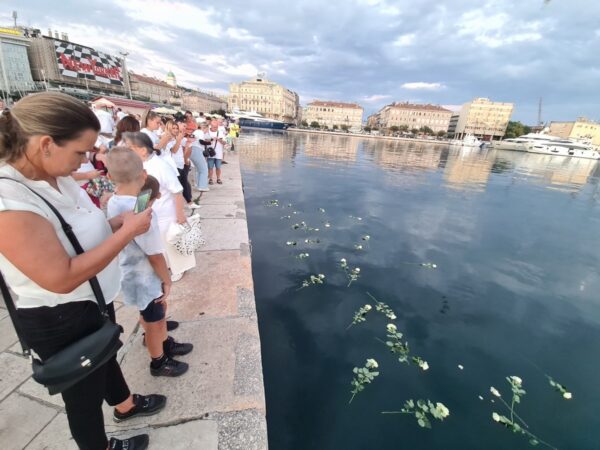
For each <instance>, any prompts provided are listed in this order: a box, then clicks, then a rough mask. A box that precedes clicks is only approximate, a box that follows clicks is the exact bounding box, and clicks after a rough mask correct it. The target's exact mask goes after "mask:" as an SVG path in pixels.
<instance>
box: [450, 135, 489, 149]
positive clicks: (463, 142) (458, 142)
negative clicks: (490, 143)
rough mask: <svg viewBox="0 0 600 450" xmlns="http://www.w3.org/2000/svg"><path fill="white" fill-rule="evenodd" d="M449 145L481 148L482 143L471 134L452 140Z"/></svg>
mask: <svg viewBox="0 0 600 450" xmlns="http://www.w3.org/2000/svg"><path fill="white" fill-rule="evenodd" d="M449 144H450V145H452V146H454V147H478V148H479V147H481V144H482V142H481V141H480V140H479V139H477V138H476V137H475V136H473V135H472V134H466V135H465V137H464V138H462V139H454V140H452V141H450V143H449Z"/></svg>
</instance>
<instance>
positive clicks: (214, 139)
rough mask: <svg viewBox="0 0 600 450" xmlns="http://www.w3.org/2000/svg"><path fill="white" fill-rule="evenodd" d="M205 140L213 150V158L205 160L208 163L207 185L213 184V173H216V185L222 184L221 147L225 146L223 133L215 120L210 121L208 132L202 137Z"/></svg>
mask: <svg viewBox="0 0 600 450" xmlns="http://www.w3.org/2000/svg"><path fill="white" fill-rule="evenodd" d="M204 138H205V140H209V141H210V145H209V148H213V149H214V151H215V156H212V157H211V156H209V157H208V159H207V160H206V161H207V163H208V184H214V183H213V172H214V171H215V169H216V172H217V184H223V181H222V180H221V163H222V161H223V146H224V145H225V133H223V132H222V131H221V130H219V123H218V121H217V119H213V120H211V121H210V127H209V128H208V132H207V133H206V134H205V135H204Z"/></svg>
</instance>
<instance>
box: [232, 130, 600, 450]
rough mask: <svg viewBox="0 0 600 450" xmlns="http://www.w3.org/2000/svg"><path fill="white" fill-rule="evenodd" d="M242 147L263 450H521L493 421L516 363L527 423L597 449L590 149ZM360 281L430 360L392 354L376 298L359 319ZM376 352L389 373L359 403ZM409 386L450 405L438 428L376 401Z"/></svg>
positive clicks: (290, 136) (264, 140) (392, 400)
mask: <svg viewBox="0 0 600 450" xmlns="http://www.w3.org/2000/svg"><path fill="white" fill-rule="evenodd" d="M236 149H237V151H238V152H240V157H241V161H242V172H243V182H244V192H245V200H246V208H247V213H248V225H249V232H250V238H251V242H252V264H253V276H254V282H255V294H256V303H257V309H258V320H259V329H260V334H261V344H262V358H263V366H264V367H263V368H264V380H265V389H266V400H267V423H268V431H269V446H270V448H271V450H308V449H318V450H334V449H335V450H338V449H344V450H346V449H348V450H354V449H364V450H367V449H369V450H371V449H382V450H383V449H411V450H421V449H423V450H425V449H428V450H430V449H445V450H447V449H456V450H459V449H460V450H471V449H472V450H476V449H477V450H479V449H486V450H501V449H502V450H504V449H521V448H523V449H526V448H529V447H530V444H529V443H528V440H529V439H528V438H527V437H526V436H524V435H522V434H519V433H516V434H515V433H512V432H511V431H510V430H508V429H506V428H504V427H503V426H502V425H500V424H498V423H497V422H495V421H494V420H493V419H492V414H493V413H494V412H497V413H499V414H502V415H507V416H509V412H508V409H507V407H506V406H504V405H503V403H502V400H505V401H507V403H508V404H509V405H510V403H511V391H510V386H509V384H508V382H507V381H506V377H507V376H511V375H514V376H518V377H520V378H521V379H522V380H523V388H524V390H525V391H526V394H525V395H523V396H522V398H521V402H520V403H519V404H518V405H517V406H516V408H515V412H516V413H517V414H518V415H519V417H520V418H521V419H522V420H523V421H524V422H525V423H526V427H528V428H526V429H527V430H528V431H529V432H530V433H532V434H533V435H535V436H537V437H538V438H539V439H541V440H543V441H545V442H547V443H548V444H550V445H551V446H553V447H556V448H560V449H596V448H600V432H599V431H598V430H600V415H599V414H598V412H597V411H598V405H600V388H599V387H598V383H599V382H598V373H600V359H599V358H598V357H597V355H598V346H599V342H600V300H599V298H598V296H599V294H598V293H599V292H600V277H599V275H598V267H600V257H599V252H598V248H599V247H598V244H599V238H600V204H599V202H600V194H599V192H598V181H599V178H598V177H599V175H600V170H599V169H598V165H597V162H596V161H592V160H584V159H569V158H564V157H556V156H542V155H533V154H526V153H517V152H508V151H493V150H479V149H464V150H460V149H449V148H448V147H447V146H445V145H437V144H425V143H411V142H396V141H385V140H377V139H364V138H358V137H351V136H348V137H344V136H330V135H326V134H305V133H299V132H296V133H294V132H281V133H277V132H260V131H245V132H244V133H243V134H242V136H241V137H240V138H239V140H238V143H237V145H236ZM317 229H318V231H317ZM367 236H368V238H367ZM301 254H302V256H301ZM305 254H308V256H306V255H305ZM342 258H344V259H346V261H347V263H348V265H349V267H350V268H356V267H358V268H360V272H359V276H358V277H357V279H356V280H355V281H353V282H352V283H350V286H348V284H349V281H351V280H350V279H349V275H348V273H347V271H345V270H344V269H343V268H342V267H341V264H340V260H341V259H342ZM319 274H322V275H324V276H325V278H323V279H322V281H323V283H322V284H319V283H318V282H316V283H314V284H313V283H311V282H310V277H311V275H313V276H316V277H317V278H318V275H319ZM305 280H308V286H307V287H304V288H301V287H302V285H303V282H304V281H305ZM367 293H369V294H371V295H372V297H374V298H375V299H377V300H379V301H381V302H385V303H386V304H387V305H389V306H390V308H391V309H392V310H393V311H394V313H395V314H396V316H397V319H396V320H394V321H393V322H394V324H395V325H396V326H397V329H398V330H399V331H401V332H402V333H403V334H404V340H405V341H406V342H407V343H408V344H409V347H410V353H411V355H414V356H419V357H420V358H422V359H423V360H424V361H427V364H428V366H429V368H428V370H422V368H420V367H419V366H418V365H416V364H403V363H401V362H399V361H398V356H397V355H394V354H392V353H390V352H389V351H388V349H387V347H386V345H385V342H382V341H386V340H387V338H386V325H387V324H388V323H389V322H390V320H389V319H388V318H386V317H385V316H384V315H382V314H380V313H379V312H377V311H375V308H373V310H372V311H370V312H369V313H368V314H366V315H365V319H366V320H365V321H364V322H362V323H357V324H355V325H353V326H350V327H349V325H350V324H351V322H352V320H353V316H354V314H355V312H356V311H357V310H358V309H359V308H360V307H362V306H363V305H365V304H371V305H373V306H375V302H374V300H373V299H372V298H371V297H370V296H369V295H368V294H367ZM367 358H373V359H375V360H376V361H377V362H378V365H379V367H378V371H379V376H377V377H376V378H375V379H374V381H373V382H372V383H371V384H368V385H366V387H365V389H364V390H363V391H362V392H360V393H358V394H357V395H356V397H355V398H354V399H353V401H352V402H351V403H349V401H350V398H351V389H352V386H351V381H352V379H353V376H354V374H353V368H354V367H362V366H363V365H364V364H365V361H366V359H367ZM548 377H551V378H552V379H553V380H555V381H556V382H558V383H560V384H562V385H563V386H564V387H565V388H566V389H567V390H568V391H569V392H571V393H572V398H571V399H565V398H564V397H563V394H562V393H561V392H559V391H557V390H556V389H555V388H553V387H552V386H551V385H550V383H549V378H548ZM492 386H493V387H495V388H496V389H497V390H498V391H499V392H500V393H501V395H502V398H498V397H496V396H494V395H492V393H491V392H490V388H491V387H492ZM408 399H414V400H417V399H430V400H431V401H432V402H433V403H436V402H442V403H443V404H444V405H446V406H447V407H448V409H449V410H450V414H449V416H448V417H447V418H446V419H445V420H443V421H438V420H435V419H433V418H431V425H432V428H431V429H426V428H421V427H420V426H419V425H418V424H417V421H416V419H415V417H414V416H411V415H407V414H382V411H399V410H400V409H401V408H402V406H403V404H404V402H405V401H406V400H408ZM519 423H522V422H519ZM537 448H542V446H540V447H537Z"/></svg>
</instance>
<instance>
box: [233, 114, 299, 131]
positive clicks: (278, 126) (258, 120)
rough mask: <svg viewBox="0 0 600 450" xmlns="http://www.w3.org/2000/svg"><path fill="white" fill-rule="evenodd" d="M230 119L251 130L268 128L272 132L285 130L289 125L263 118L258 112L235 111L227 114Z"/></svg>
mask: <svg viewBox="0 0 600 450" xmlns="http://www.w3.org/2000/svg"><path fill="white" fill-rule="evenodd" d="M227 116H228V117H230V118H232V119H236V120H238V121H239V124H240V127H250V128H267V129H270V130H285V129H287V127H288V126H289V124H287V123H285V122H282V121H281V120H276V119H268V118H266V117H263V116H262V115H260V114H259V113H257V112H256V111H241V110H238V109H234V110H233V112H232V113H230V114H227Z"/></svg>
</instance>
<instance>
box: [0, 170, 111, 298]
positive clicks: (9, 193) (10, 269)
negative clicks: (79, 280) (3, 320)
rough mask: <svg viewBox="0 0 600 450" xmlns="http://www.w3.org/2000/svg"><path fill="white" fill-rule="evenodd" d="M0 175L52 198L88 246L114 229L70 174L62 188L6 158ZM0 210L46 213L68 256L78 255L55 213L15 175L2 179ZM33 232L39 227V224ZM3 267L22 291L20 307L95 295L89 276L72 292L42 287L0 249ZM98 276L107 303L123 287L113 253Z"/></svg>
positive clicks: (11, 283)
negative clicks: (30, 175)
mask: <svg viewBox="0 0 600 450" xmlns="http://www.w3.org/2000/svg"><path fill="white" fill-rule="evenodd" d="M0 176H2V177H10V178H13V179H15V180H19V181H21V182H22V183H25V184H26V185H27V186H29V187H31V188H32V189H34V190H35V191H36V192H37V193H39V194H40V195H42V196H43V197H44V198H45V199H46V200H48V201H49V202H50V203H51V204H52V205H53V206H54V207H55V208H56V209H57V210H58V212H60V214H61V215H62V216H63V217H64V219H65V220H66V221H67V223H68V224H70V225H71V226H72V227H73V232H74V233H75V236H77V240H78V241H79V243H80V244H81V246H82V247H83V249H84V250H86V251H87V250H91V249H93V248H94V247H96V246H98V245H100V244H101V243H102V242H103V241H105V240H106V239H108V237H109V236H111V235H112V230H111V228H110V225H109V223H108V221H107V220H106V217H104V213H103V212H102V210H100V209H99V208H97V207H96V206H95V205H94V204H93V203H92V201H91V200H90V198H89V196H88V195H87V194H86V192H85V191H84V190H83V189H81V188H80V187H79V185H78V184H77V183H76V182H75V180H73V178H72V177H59V178H57V182H58V187H59V189H60V192H59V191H57V190H56V189H54V188H53V187H52V186H50V185H49V184H48V183H47V182H45V181H33V180H29V179H27V178H25V177H24V176H23V175H21V173H20V172H18V171H17V170H16V169H14V168H13V167H12V166H10V165H8V164H5V165H2V166H0ZM0 211H31V212H33V213H35V214H38V215H40V216H41V217H43V218H44V219H47V220H48V221H49V222H50V223H51V224H52V226H53V227H54V229H55V231H56V235H57V236H58V239H59V240H60V242H61V244H62V245H63V247H64V248H65V251H66V252H67V253H68V254H69V255H70V256H75V255H76V252H75V250H73V246H72V245H71V243H70V242H69V240H68V238H67V236H66V235H65V233H64V232H63V230H62V227H61V226H60V222H59V220H58V218H57V217H56V215H55V214H54V213H53V212H52V210H51V209H50V208H49V207H48V206H47V205H46V204H45V203H44V202H43V201H42V200H41V199H40V198H39V197H38V196H36V195H35V194H34V193H33V192H31V191H30V190H29V189H27V187H25V186H22V185H21V184H19V183H15V182H14V181H10V180H0ZM3 232H4V233H6V232H8V230H3ZM31 232H35V230H32V231H31ZM48 264H52V261H48ZM0 271H2V273H3V274H4V277H5V278H6V282H7V284H8V285H9V286H10V288H11V289H12V291H13V292H14V293H15V294H16V295H17V297H18V298H17V299H16V300H15V304H16V305H17V307H18V308H35V307H38V306H50V307H52V306H56V305H60V304H64V303H70V302H77V301H84V300H92V301H96V297H95V296H94V293H93V291H92V287H91V286H90V283H88V282H85V283H83V284H81V285H80V286H79V287H77V288H76V289H75V290H74V291H72V292H70V293H68V294H56V293H54V292H50V291H47V290H46V289H43V288H42V287H40V286H39V285H38V284H36V283H35V282H33V281H32V280H30V279H29V278H28V277H27V276H26V275H25V274H23V273H22V272H21V271H20V270H19V269H17V268H16V267H15V266H14V265H13V264H12V263H11V262H10V261H8V260H7V259H6V258H5V257H4V255H2V254H0ZM97 277H98V281H99V283H100V287H101V288H102V292H103V293H104V298H105V300H106V303H110V302H112V301H113V300H114V299H115V298H116V297H117V295H118V294H119V288H120V284H119V283H118V282H117V280H120V279H121V273H120V270H119V264H118V262H117V259H116V258H115V259H114V260H113V261H112V262H111V263H110V264H109V265H108V266H106V268H105V269H104V270H103V271H102V272H100V273H99V274H98V275H97Z"/></svg>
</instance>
